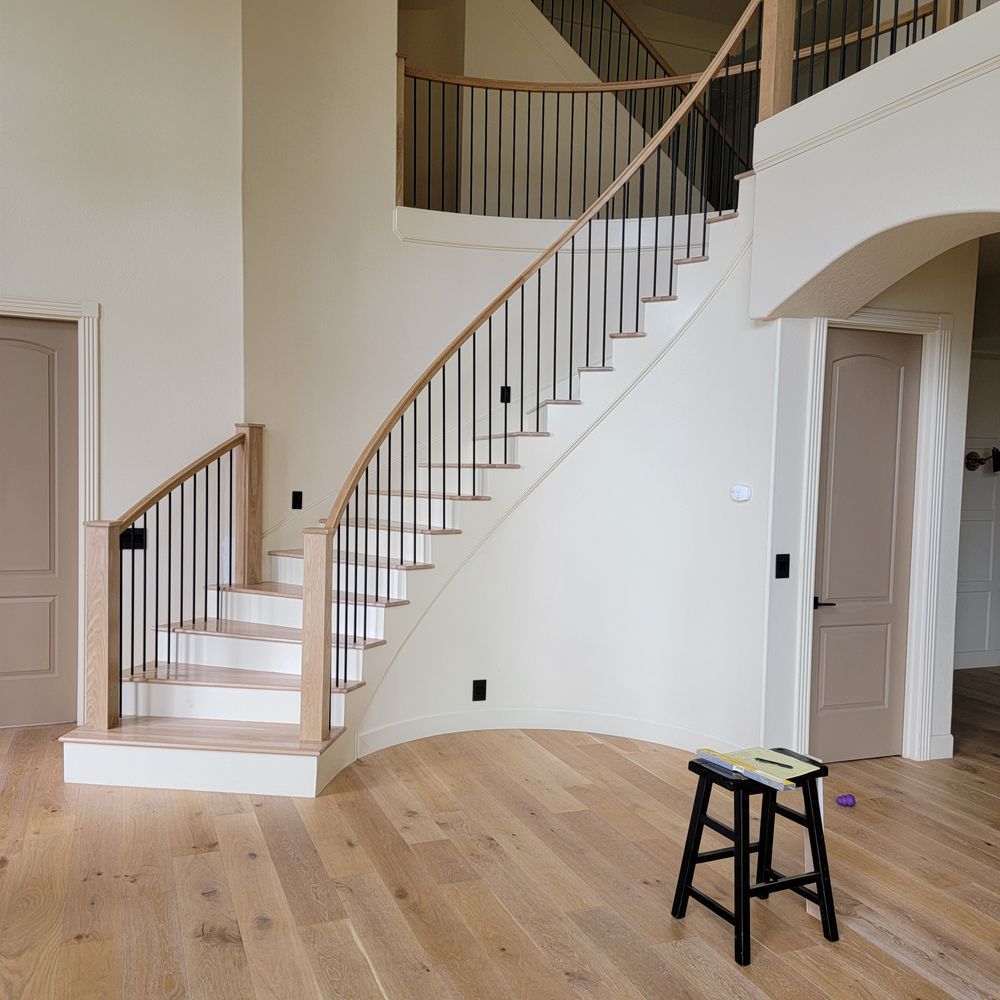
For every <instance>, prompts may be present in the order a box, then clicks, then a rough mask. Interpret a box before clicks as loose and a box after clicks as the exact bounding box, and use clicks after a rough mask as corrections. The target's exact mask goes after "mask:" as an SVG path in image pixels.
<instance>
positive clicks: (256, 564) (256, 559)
mask: <svg viewBox="0 0 1000 1000" xmlns="http://www.w3.org/2000/svg"><path fill="white" fill-rule="evenodd" d="M236 429H237V430H238V431H242V432H243V444H242V445H240V446H239V447H238V448H237V449H236V455H235V457H236V463H235V469H234V470H233V492H234V494H235V497H234V501H235V503H234V507H235V508H236V526H235V529H234V532H233V534H234V538H233V544H234V547H235V552H234V555H235V557H236V558H235V559H234V560H233V563H234V567H233V571H234V577H233V583H235V584H236V586H238V587H246V586H247V585H249V584H251V583H260V581H261V547H262V541H261V539H262V535H263V522H262V520H261V517H262V509H261V508H262V501H263V493H264V425H263V424H237V425H236Z"/></svg>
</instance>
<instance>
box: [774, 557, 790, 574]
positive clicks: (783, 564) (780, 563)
mask: <svg viewBox="0 0 1000 1000" xmlns="http://www.w3.org/2000/svg"><path fill="white" fill-rule="evenodd" d="M791 562H792V557H791V556H790V555H789V554H788V553H787V552H779V553H778V554H777V555H776V556H775V557H774V578H775V580H787V579H788V577H789V576H790V575H791Z"/></svg>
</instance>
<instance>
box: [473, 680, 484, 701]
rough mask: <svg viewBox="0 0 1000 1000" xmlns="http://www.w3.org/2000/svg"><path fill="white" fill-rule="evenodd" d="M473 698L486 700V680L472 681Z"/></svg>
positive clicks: (474, 699)
mask: <svg viewBox="0 0 1000 1000" xmlns="http://www.w3.org/2000/svg"><path fill="white" fill-rule="evenodd" d="M472 700H473V701H486V681H473V682H472Z"/></svg>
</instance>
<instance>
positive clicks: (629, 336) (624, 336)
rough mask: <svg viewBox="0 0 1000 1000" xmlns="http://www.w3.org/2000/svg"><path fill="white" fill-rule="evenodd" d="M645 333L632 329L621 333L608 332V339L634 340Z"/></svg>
mask: <svg viewBox="0 0 1000 1000" xmlns="http://www.w3.org/2000/svg"><path fill="white" fill-rule="evenodd" d="M645 336H646V334H645V333H644V332H643V331H642V330H633V331H624V330H623V331H622V332H621V333H609V334H608V340H636V339H637V338H639V337H645Z"/></svg>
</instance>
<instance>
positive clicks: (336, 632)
mask: <svg viewBox="0 0 1000 1000" xmlns="http://www.w3.org/2000/svg"><path fill="white" fill-rule="evenodd" d="M343 533H344V531H343V525H342V524H338V525H337V585H336V591H337V600H336V602H335V603H334V605H333V607H334V611H335V612H336V621H335V622H334V626H333V653H334V658H333V681H334V684H335V685H336V686H337V687H340V640H341V631H340V609H341V608H342V607H343V605H344V601H343V600H342V598H341V594H343V592H344V586H346V581H341V577H340V536H341V535H342V534H343ZM344 677H345V678H346V677H347V649H346V647H345V648H344Z"/></svg>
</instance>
